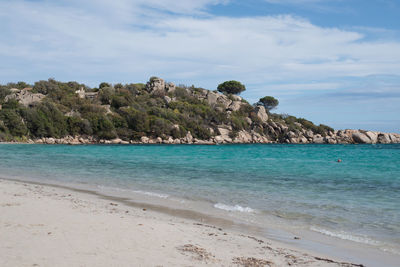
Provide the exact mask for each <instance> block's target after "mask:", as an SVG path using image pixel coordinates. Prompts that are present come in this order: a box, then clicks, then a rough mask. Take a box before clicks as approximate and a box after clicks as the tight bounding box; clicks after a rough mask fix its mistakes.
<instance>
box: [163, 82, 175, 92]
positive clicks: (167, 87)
mask: <svg viewBox="0 0 400 267" xmlns="http://www.w3.org/2000/svg"><path fill="white" fill-rule="evenodd" d="M175 89H176V86H175V84H173V83H167V84H166V85H165V91H167V93H172V92H174V91H175Z"/></svg>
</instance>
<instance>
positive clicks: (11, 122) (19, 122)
mask: <svg viewBox="0 0 400 267" xmlns="http://www.w3.org/2000/svg"><path fill="white" fill-rule="evenodd" d="M0 120H1V121H2V122H3V125H4V126H3V127H2V128H3V129H4V130H6V129H8V131H9V132H10V134H11V135H13V136H24V135H26V134H28V129H27V127H26V125H25V123H24V121H23V119H22V117H21V116H20V114H19V113H18V112H17V110H15V109H2V110H0Z"/></svg>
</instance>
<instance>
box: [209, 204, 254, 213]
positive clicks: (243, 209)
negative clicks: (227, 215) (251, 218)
mask: <svg viewBox="0 0 400 267" xmlns="http://www.w3.org/2000/svg"><path fill="white" fill-rule="evenodd" d="M214 208H217V209H221V210H227V211H239V212H255V210H254V209H252V208H250V207H242V206H239V205H235V206H230V205H226V204H223V203H217V204H215V205H214Z"/></svg>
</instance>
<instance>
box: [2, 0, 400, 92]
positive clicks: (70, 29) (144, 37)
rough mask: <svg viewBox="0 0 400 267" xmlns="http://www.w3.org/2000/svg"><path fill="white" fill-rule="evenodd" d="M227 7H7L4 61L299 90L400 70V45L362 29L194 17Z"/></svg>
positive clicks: (209, 1)
mask: <svg viewBox="0 0 400 267" xmlns="http://www.w3.org/2000/svg"><path fill="white" fill-rule="evenodd" d="M221 2H222V1H218V0H202V1H161V0H150V1H142V0H138V1H128V0H114V1H112V2H110V1H105V0H100V1H94V0H90V1H86V2H85V3H83V4H82V2H81V1H79V2H78V1H77V0H73V1H68V2H67V1H66V2H64V3H63V4H59V3H58V4H55V3H54V2H51V1H44V2H23V1H13V2H11V1H8V2H1V3H0V10H1V11H0V15H1V18H0V22H1V23H0V24H1V25H2V26H0V29H1V30H2V33H3V34H2V35H1V36H0V57H7V58H9V60H8V61H7V63H8V64H11V65H12V64H13V61H15V62H24V63H25V64H24V66H20V67H21V68H38V70H37V72H40V70H41V69H40V68H44V69H45V70H47V71H48V73H49V74H51V71H52V70H53V72H54V74H53V75H50V76H56V77H57V74H58V73H62V72H64V73H70V75H71V76H73V73H74V72H75V73H79V75H80V77H85V75H86V76H87V77H90V78H87V80H91V79H94V78H95V77H96V75H99V76H101V74H103V73H104V74H107V77H106V78H108V77H110V78H109V79H114V78H113V77H118V78H119V77H122V78H123V79H127V78H128V77H129V76H127V75H128V74H129V73H132V76H135V77H142V78H145V77H146V76H145V75H151V74H160V75H161V74H162V75H165V76H166V77H167V78H169V79H181V80H183V82H184V81H185V80H191V81H193V82H200V81H202V83H203V84H204V86H209V85H210V84H215V82H217V81H221V80H225V79H230V78H232V79H233V78H235V79H240V80H243V81H244V82H246V83H248V84H263V83H268V82H282V81H285V80H291V81H293V80H298V81H299V88H301V86H302V84H304V83H308V82H309V81H310V80H320V81H321V80H324V79H330V78H332V77H346V76H351V77H354V76H359V77H363V76H367V75H383V74H394V75H396V74H398V73H399V71H400V43H399V42H395V41H379V42H378V41H365V40H364V39H363V38H364V35H363V34H361V33H359V32H357V31H346V30H340V29H335V28H322V27H318V26H316V25H313V24H311V23H310V22H309V21H307V20H305V19H302V18H297V17H293V16H273V17H268V16H267V17H251V18H229V17H215V16H211V15H204V16H203V15H200V16H195V17H193V16H190V15H193V14H200V13H201V12H204V11H205V10H206V8H207V6H209V5H213V4H218V3H221ZM150 7H152V8H151V9H150ZM170 11H176V12H178V13H179V14H180V15H179V14H176V13H175V14H170V13H169V12H170ZM199 12H200V13H199ZM202 14H205V13H202ZM15 64H20V63H15ZM42 70H43V69H42ZM46 74H47V73H46ZM143 76H144V77H143ZM0 79H1V80H8V79H7V77H4V76H1V74H0Z"/></svg>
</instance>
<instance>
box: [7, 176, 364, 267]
mask: <svg viewBox="0 0 400 267" xmlns="http://www.w3.org/2000/svg"><path fill="white" fill-rule="evenodd" d="M0 192H1V193H0V214H1V216H0V240H1V242H0V266H203V265H208V266H360V265H356V264H351V263H342V262H339V261H335V260H334V259H330V258H327V257H325V256H323V255H312V254H310V253H307V252H304V251H300V250H298V251H297V250H293V249H292V248H289V247H288V246H285V245H283V244H279V243H276V242H273V241H271V240H265V239H263V238H258V237H254V236H249V235H247V234H244V233H240V232H233V231H228V230H225V229H222V228H219V227H216V226H213V225H209V224H205V223H202V222H201V221H195V220H189V219H182V218H179V217H174V216H170V215H167V214H163V213H161V212H158V211H153V210H151V209H148V208H139V207H132V206H128V205H125V204H124V203H120V202H118V201H110V200H109V199H101V198H99V197H98V196H96V195H92V194H87V193H83V192H78V191H74V190H68V189H65V188H59V187H53V186H46V185H38V184H32V183H25V182H17V181H9V180H0Z"/></svg>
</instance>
